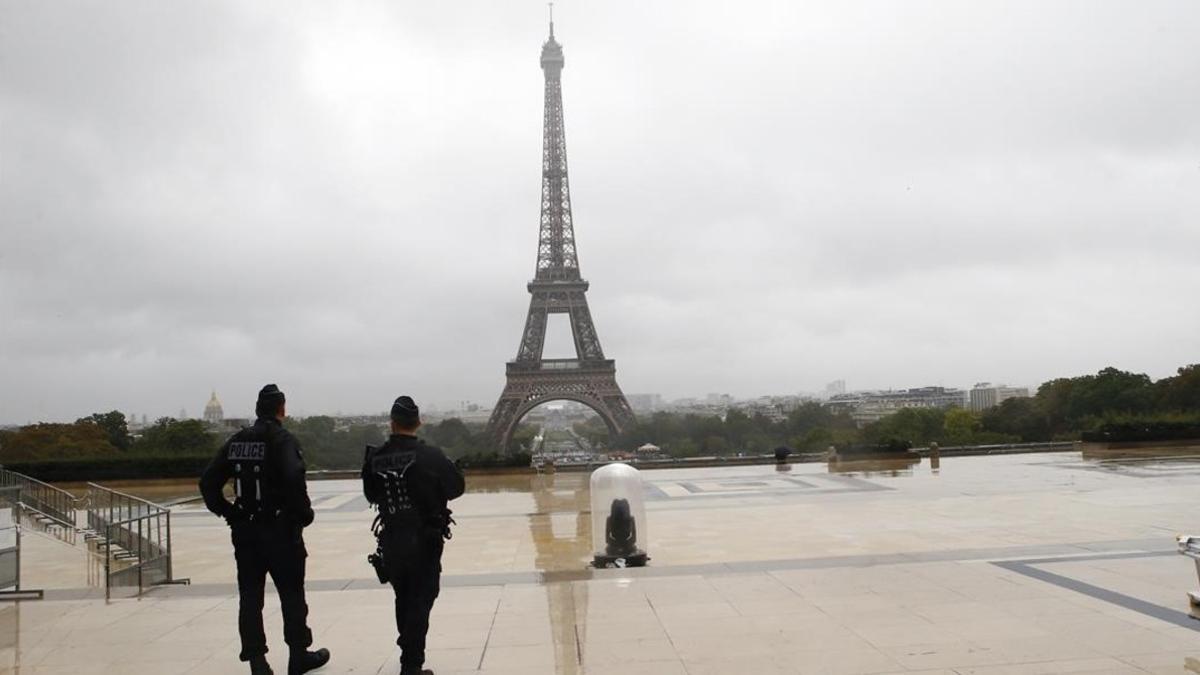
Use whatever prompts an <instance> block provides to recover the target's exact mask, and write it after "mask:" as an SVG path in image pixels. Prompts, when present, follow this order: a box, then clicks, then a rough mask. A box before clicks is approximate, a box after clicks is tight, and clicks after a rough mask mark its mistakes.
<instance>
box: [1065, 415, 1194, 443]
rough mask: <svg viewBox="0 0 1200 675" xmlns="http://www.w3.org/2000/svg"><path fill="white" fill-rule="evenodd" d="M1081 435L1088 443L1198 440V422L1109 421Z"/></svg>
mask: <svg viewBox="0 0 1200 675" xmlns="http://www.w3.org/2000/svg"><path fill="white" fill-rule="evenodd" d="M1081 437H1082V438H1083V440H1084V441H1086V442H1088V443H1123V442H1134V441H1185V440H1200V424H1198V423H1196V422H1172V421H1164V420H1150V421H1146V422H1133V421H1130V422H1111V423H1108V424H1103V425H1101V426H1100V428H1099V429H1097V430H1095V431H1085V432H1083V433H1082V434H1081Z"/></svg>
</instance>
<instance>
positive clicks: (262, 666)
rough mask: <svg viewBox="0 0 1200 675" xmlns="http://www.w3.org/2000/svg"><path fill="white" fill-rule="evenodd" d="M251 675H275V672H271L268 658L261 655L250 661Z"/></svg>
mask: <svg viewBox="0 0 1200 675" xmlns="http://www.w3.org/2000/svg"><path fill="white" fill-rule="evenodd" d="M250 675H275V671H273V670H271V664H269V663H267V657H265V656H262V655H259V656H255V657H254V658H252V659H250Z"/></svg>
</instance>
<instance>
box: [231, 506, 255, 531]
mask: <svg viewBox="0 0 1200 675" xmlns="http://www.w3.org/2000/svg"><path fill="white" fill-rule="evenodd" d="M225 522H226V523H227V524H228V525H229V526H230V527H235V526H237V525H241V524H242V523H248V522H250V514H248V513H246V511H245V510H244V509H242V507H241V506H238V505H236V504H235V505H234V506H233V507H232V508H230V509H229V511H228V512H226V513H225Z"/></svg>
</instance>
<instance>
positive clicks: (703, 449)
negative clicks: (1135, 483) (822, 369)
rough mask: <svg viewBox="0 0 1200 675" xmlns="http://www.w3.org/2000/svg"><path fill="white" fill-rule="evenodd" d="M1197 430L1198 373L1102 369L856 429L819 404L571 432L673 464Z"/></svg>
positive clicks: (661, 417) (594, 425) (596, 425)
mask: <svg viewBox="0 0 1200 675" xmlns="http://www.w3.org/2000/svg"><path fill="white" fill-rule="evenodd" d="M1164 422H1165V423H1173V424H1176V425H1178V424H1200V365H1190V366H1185V367H1183V368H1179V369H1178V371H1177V373H1176V375H1174V376H1171V377H1166V378H1163V379H1160V380H1158V381H1157V382H1155V381H1153V380H1151V379H1150V377H1149V376H1147V375H1145V374H1141V373H1131V372H1127V371H1122V370H1118V369H1116V368H1105V369H1103V370H1101V371H1100V372H1098V373H1096V374H1095V375H1083V376H1079V377H1068V378H1058V379H1054V380H1050V381H1049V382H1046V383H1044V384H1042V385H1041V386H1040V387H1039V388H1038V390H1037V393H1036V394H1035V395H1034V396H1032V397H1028V398H1013V399H1008V400H1006V401H1004V402H1003V403H1001V404H1000V405H998V406H995V407H993V408H991V409H988V410H985V411H983V412H982V413H975V412H972V411H970V410H966V409H963V408H949V409H941V408H905V409H902V410H899V411H897V412H895V413H893V414H891V415H889V416H887V417H884V418H883V419H881V420H879V421H877V422H873V423H871V424H868V425H866V426H865V427H862V428H858V427H857V426H856V425H855V423H854V422H853V420H851V419H850V417H849V415H848V414H845V413H839V412H835V411H834V410H832V409H830V408H829V407H827V406H825V405H822V404H821V403H817V402H808V403H804V404H801V405H800V406H799V407H797V408H796V409H794V410H792V411H791V412H789V413H788V414H787V416H786V418H785V419H783V420H778V421H777V420H772V419H770V418H768V417H766V416H764V415H754V416H751V415H747V414H746V413H744V412H742V411H740V410H730V411H728V412H727V413H726V415H725V417H724V418H721V417H719V416H716V415H697V414H677V413H667V412H659V413H654V414H652V415H649V416H642V417H640V418H639V419H638V421H637V423H636V424H635V425H634V426H633V427H632V428H630V429H628V430H626V431H625V432H624V433H623V434H621V436H620V437H619V438H617V439H615V442H614V441H612V440H611V439H609V438H608V431H607V429H606V428H605V426H604V424H603V422H602V421H601V420H599V419H598V418H593V419H591V420H588V421H586V422H582V423H579V424H577V425H576V426H575V431H576V432H577V433H579V434H580V435H581V436H583V437H584V438H586V439H588V440H589V441H590V442H592V443H594V444H605V445H608V446H609V447H617V448H623V449H633V448H636V447H638V446H640V445H642V444H643V443H653V444H654V445H657V446H659V447H661V448H662V449H663V450H664V451H665V452H667V453H668V454H670V455H671V456H674V457H694V456H712V455H716V456H721V455H731V454H736V453H739V452H740V453H750V454H761V453H769V452H771V451H772V450H774V449H775V448H777V447H780V446H784V447H788V448H791V449H793V450H799V451H802V452H817V451H820V450H824V449H826V448H828V447H829V446H830V445H834V446H845V445H855V444H881V443H887V442H890V441H908V442H910V443H912V444H913V445H918V446H919V445H926V444H928V443H931V442H937V443H939V444H941V445H943V446H948V445H985V444H993V443H1014V442H1040V441H1054V440H1076V439H1078V438H1079V437H1080V435H1081V434H1082V433H1084V432H1089V431H1095V430H1097V429H1099V428H1101V427H1102V426H1104V425H1114V424H1115V425H1129V424H1156V423H1164Z"/></svg>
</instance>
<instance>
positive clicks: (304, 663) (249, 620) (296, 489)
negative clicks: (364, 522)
mask: <svg viewBox="0 0 1200 675" xmlns="http://www.w3.org/2000/svg"><path fill="white" fill-rule="evenodd" d="M264 400H267V401H268V404H267V405H266V406H265V407H266V408H268V409H270V408H271V406H270V402H272V401H275V402H276V404H275V407H274V408H273V409H274V410H278V405H279V404H281V403H282V402H283V393H282V392H280V391H279V389H278V388H277V387H275V386H274V385H268V386H267V387H264V388H263V391H262V392H260V394H259V401H260V405H259V408H260V412H259V418H258V420H257V421H256V422H255V423H254V426H251V427H247V428H245V429H242V430H241V431H239V432H237V433H236V434H234V435H233V436H232V437H231V438H230V439H229V440H228V441H226V442H225V444H224V445H223V446H222V447H221V449H220V451H218V453H217V456H216V457H215V458H214V459H213V461H212V463H210V464H209V465H208V468H207V469H205V470H204V474H203V475H202V476H201V478H200V492H201V494H202V495H203V496H204V504H205V506H207V507H208V510H209V511H212V512H213V513H215V514H217V515H218V516H221V517H223V518H225V520H226V521H227V522H228V523H229V526H230V530H231V538H232V540H233V552H234V557H235V559H236V560H237V579H238V596H239V598H238V599H239V607H238V633H239V634H240V636H241V643H242V651H241V656H240V658H241V660H242V661H249V662H251V667H252V672H254V673H270V672H271V670H270V667H269V666H268V665H267V664H266V661H265V658H264V655H265V654H266V653H267V638H266V634H265V632H264V630H263V617H262V610H263V593H264V590H265V586H266V576H267V575H268V574H269V575H271V580H272V581H273V582H274V583H275V589H276V591H277V592H278V594H279V604H280V607H281V609H282V613H283V636H284V641H285V642H286V643H287V645H288V648H289V650H290V651H291V654H292V656H291V659H290V660H289V668H288V672H289V673H303V672H306V671H308V670H311V669H313V668H316V667H319V666H320V665H323V664H324V662H325V661H327V660H328V658H329V655H328V652H327V651H326V650H320V652H308V651H307V648H308V647H309V645H311V644H312V631H311V630H309V628H308V623H307V621H308V605H307V603H306V602H305V599H304V567H305V558H307V557H308V552H307V550H306V549H305V547H304V536H303V530H304V528H305V527H307V526H308V525H309V524H311V523H312V521H313V510H312V503H311V502H310V500H309V498H308V488H307V486H306V484H305V478H304V472H305V467H304V457H303V455H302V454H301V452H300V444H299V442H297V441H296V438H295V437H294V436H292V434H291V433H290V432H288V430H287V429H284V428H283V425H282V424H281V423H280V422H279V420H278V419H277V418H276V417H275V416H274V415H273V414H271V413H265V414H264V412H263V408H264V404H263V403H262V402H263V401H264ZM230 480H232V481H233V485H234V496H235V499H234V501H233V503H230V502H229V501H228V500H227V499H226V498H225V495H224V488H225V485H226V483H228V482H229V481H230ZM318 661H319V664H318V663H316V662H318Z"/></svg>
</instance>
